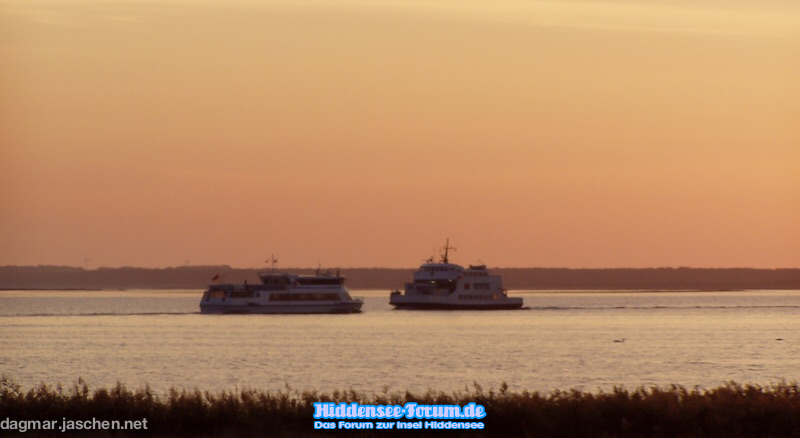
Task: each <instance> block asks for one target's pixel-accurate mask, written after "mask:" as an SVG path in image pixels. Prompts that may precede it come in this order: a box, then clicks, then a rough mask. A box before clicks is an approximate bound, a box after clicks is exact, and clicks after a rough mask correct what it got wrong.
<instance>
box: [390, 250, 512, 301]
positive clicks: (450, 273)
mask: <svg viewBox="0 0 800 438" xmlns="http://www.w3.org/2000/svg"><path fill="white" fill-rule="evenodd" d="M449 249H451V248H450V246H449V241H448V244H446V245H445V247H444V255H443V256H442V260H441V262H440V263H434V262H433V258H431V259H430V260H428V262H427V263H425V264H423V265H422V266H420V268H419V269H418V270H417V271H416V272H414V282H413V283H406V284H405V293H401V292H400V291H397V290H396V291H394V292H392V293H391V295H390V296H389V304H391V305H393V306H395V307H396V308H398V309H420V310H423V309H444V310H502V309H519V308H521V307H522V298H509V297H508V295H507V294H506V290H505V289H503V281H502V279H501V278H500V276H498V275H490V274H489V271H488V270H487V269H486V266H485V265H479V266H470V267H469V268H467V269H464V268H463V267H461V266H459V265H455V264H452V263H450V262H449V261H448V259H447V253H448V250H449Z"/></svg>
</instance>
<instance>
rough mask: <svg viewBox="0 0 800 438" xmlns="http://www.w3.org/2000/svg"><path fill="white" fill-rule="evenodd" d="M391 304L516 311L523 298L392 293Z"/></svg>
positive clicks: (440, 308)
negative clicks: (454, 296) (453, 296)
mask: <svg viewBox="0 0 800 438" xmlns="http://www.w3.org/2000/svg"><path fill="white" fill-rule="evenodd" d="M389 304H391V305H393V306H395V308H397V309H408V310H514V309H520V308H522V298H504V299H500V300H485V301H480V300H475V301H473V300H463V301H462V300H454V299H451V298H447V297H436V296H430V295H428V296H425V295H422V296H413V295H412V296H408V295H402V294H400V293H399V292H395V293H392V294H391V296H390V297H389Z"/></svg>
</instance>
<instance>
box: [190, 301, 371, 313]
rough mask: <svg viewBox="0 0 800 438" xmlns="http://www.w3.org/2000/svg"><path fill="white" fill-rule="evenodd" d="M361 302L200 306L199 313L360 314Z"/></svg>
mask: <svg viewBox="0 0 800 438" xmlns="http://www.w3.org/2000/svg"><path fill="white" fill-rule="evenodd" d="M363 304H364V303H363V302H361V301H349V302H343V303H331V304H322V303H320V304H308V305H292V304H288V305H274V306H258V305H255V306H253V305H224V304H223V305H214V304H205V305H201V306H200V313H204V314H217V315H275V314H317V313H339V314H341V313H358V312H361V306H362V305H363Z"/></svg>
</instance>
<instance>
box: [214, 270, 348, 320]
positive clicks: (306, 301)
mask: <svg viewBox="0 0 800 438" xmlns="http://www.w3.org/2000/svg"><path fill="white" fill-rule="evenodd" d="M258 276H259V277H260V278H261V284H258V285H248V284H247V283H246V282H245V283H244V284H212V285H210V286H209V287H208V290H206V292H205V293H204V294H203V298H202V299H201V300H200V312H201V313H354V312H359V311H360V310H361V306H362V305H363V304H364V302H363V301H362V300H361V299H353V298H352V297H351V296H350V294H349V293H348V292H347V288H345V286H344V277H343V276H341V275H339V273H338V272H337V273H336V275H333V274H331V273H329V272H328V273H323V274H320V273H319V272H317V274H316V275H295V274H287V273H279V272H265V273H261V274H258Z"/></svg>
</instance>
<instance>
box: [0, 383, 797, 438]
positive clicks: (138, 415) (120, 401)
mask: <svg viewBox="0 0 800 438" xmlns="http://www.w3.org/2000/svg"><path fill="white" fill-rule="evenodd" d="M0 384H1V388H0V420H5V419H11V420H42V421H44V420H61V419H62V418H63V419H68V420H88V419H92V418H97V419H100V420H121V421H124V420H137V419H142V418H146V419H147V420H148V423H147V424H148V429H147V430H137V431H127V432H126V431H113V432H106V433H105V435H103V434H101V435H103V436H184V435H193V436H221V435H222V436H260V435H269V436H298V435H300V436H322V435H337V433H336V432H329V431H321V430H314V428H313V423H314V419H313V414H314V411H315V409H314V403H315V402H334V403H340V402H345V403H348V404H349V403H352V402H356V403H359V404H360V405H367V404H370V405H404V404H405V403H407V402H416V403H418V404H424V405H435V404H446V405H462V406H463V405H466V404H468V403H469V402H475V403H477V404H479V405H483V406H484V407H485V408H486V417H485V418H483V419H482V420H481V421H483V422H484V424H485V429H484V430H482V431H449V430H424V429H423V430H421V431H420V430H415V431H383V430H371V431H369V430H367V431H349V432H348V434H349V435H355V436H385V435H386V434H387V433H388V434H390V435H397V434H408V435H413V436H428V435H435V436H437V437H443V436H466V435H469V436H504V437H505V436H535V437H542V436H544V437H548V436H559V437H561V436H607V437H640V436H664V437H672V436H697V437H716V436H726V437H729V436H733V437H751V436H762V437H772V436H774V437H784V436H800V387H798V384H797V383H786V382H781V383H777V384H773V385H770V386H760V385H751V384H747V385H742V384H739V383H735V382H728V383H726V384H725V385H722V386H719V387H716V388H710V389H702V388H692V389H687V388H685V387H682V386H679V385H671V386H668V387H651V388H644V387H640V388H636V389H633V390H627V389H624V388H621V387H618V388H614V389H613V390H611V391H605V392H604V391H598V392H596V393H592V392H584V391H579V390H575V389H572V390H566V391H560V390H555V391H553V392H551V393H547V394H542V393H539V392H529V391H521V392H512V391H509V390H508V386H507V385H506V384H505V383H503V384H501V386H500V388H498V389H497V390H495V389H489V390H484V389H483V387H481V386H480V385H479V384H477V383H474V384H473V385H472V387H471V388H470V387H465V388H464V390H463V391H455V392H452V393H445V392H442V391H434V390H428V391H427V392H425V393H422V394H413V393H411V392H408V391H406V392H389V391H388V389H386V388H384V390H383V391H382V392H379V393H375V394H367V393H364V392H359V391H354V390H352V389H350V390H337V391H333V392H331V393H320V392H317V391H313V390H307V391H298V390H294V389H292V388H291V387H289V386H287V387H286V388H285V389H283V390H280V391H263V390H257V389H237V390H232V391H221V392H209V391H201V390H199V389H194V390H185V389H177V388H172V389H170V390H169V391H167V392H166V393H163V394H157V393H155V392H154V391H153V390H152V389H151V388H149V387H147V386H145V387H144V388H139V389H136V390H131V389H128V388H127V387H126V386H125V385H123V384H121V383H117V385H116V386H114V387H112V388H97V389H90V387H89V385H88V384H87V383H86V382H85V381H84V380H83V379H79V380H78V381H77V382H75V383H73V384H72V385H70V386H67V387H64V386H62V385H61V384H59V385H56V386H55V387H53V386H50V385H46V384H44V383H42V384H39V385H38V386H35V387H33V388H30V389H23V388H22V387H21V385H19V384H17V383H15V382H14V381H13V380H12V379H10V378H8V377H6V376H3V377H2V381H1V382H0ZM401 420H403V421H408V420H405V419H401ZM56 434H58V435H59V436H65V435H69V434H68V433H67V434H63V433H60V432H57V433H50V435H56ZM84 434H85V432H84ZM26 435H27V436H44V435H47V433H43V432H37V431H29V432H27V433H26ZM47 436H49V435H47Z"/></svg>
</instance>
